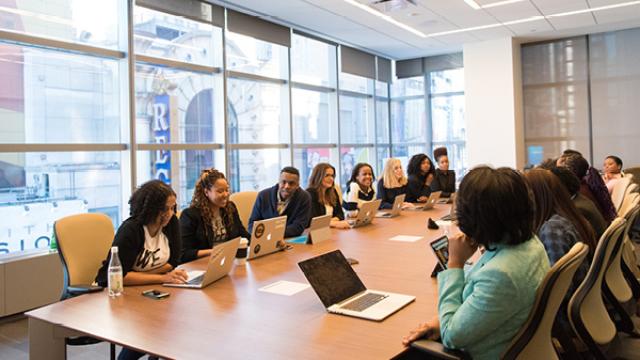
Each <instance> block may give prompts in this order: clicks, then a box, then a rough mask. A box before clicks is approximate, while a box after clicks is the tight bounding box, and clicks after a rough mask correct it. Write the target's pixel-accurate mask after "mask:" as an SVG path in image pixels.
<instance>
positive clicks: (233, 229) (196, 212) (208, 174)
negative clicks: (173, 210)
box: [180, 168, 250, 262]
mask: <svg viewBox="0 0 640 360" xmlns="http://www.w3.org/2000/svg"><path fill="white" fill-rule="evenodd" d="M180 232H181V234H182V262H187V261H192V260H195V259H197V258H199V257H203V256H208V255H210V254H211V249H212V248H213V245H215V244H219V243H223V242H225V241H228V240H231V239H234V238H236V237H238V236H241V237H244V238H247V239H249V238H250V235H249V233H248V232H247V229H245V227H244V225H242V221H240V216H239V214H238V209H237V208H236V205H235V204H234V203H233V202H232V201H229V183H227V179H226V178H225V177H224V174H223V173H222V172H220V171H218V170H216V169H213V168H211V169H208V170H204V171H203V172H202V174H201V175H200V178H199V179H198V181H197V182H196V188H195V190H194V191H193V198H192V199H191V205H190V206H189V207H188V208H186V209H184V210H183V211H182V214H181V215H180Z"/></svg>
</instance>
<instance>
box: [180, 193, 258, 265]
mask: <svg viewBox="0 0 640 360" xmlns="http://www.w3.org/2000/svg"><path fill="white" fill-rule="evenodd" d="M227 208H228V210H229V212H230V214H228V216H225V215H227V214H225V213H226V211H227V210H225V209H220V216H222V220H223V222H224V227H225V229H227V237H226V239H225V240H224V241H229V240H231V239H235V238H237V237H238V236H241V237H244V238H246V239H247V240H248V239H250V238H251V235H249V233H248V232H247V229H245V228H244V225H242V221H241V220H240V215H239V214H238V209H237V208H236V205H235V204H234V203H233V202H231V201H229V205H228V206H227ZM207 225H209V229H208V231H207V232H205V224H204V221H203V219H202V215H201V214H200V209H197V208H194V207H188V208H186V209H184V210H183V211H182V214H180V234H181V236H182V262H188V261H192V260H195V259H196V258H197V257H198V250H206V249H211V248H212V247H213V245H214V241H213V230H212V228H211V226H210V224H207ZM224 241H220V242H218V243H222V242H224Z"/></svg>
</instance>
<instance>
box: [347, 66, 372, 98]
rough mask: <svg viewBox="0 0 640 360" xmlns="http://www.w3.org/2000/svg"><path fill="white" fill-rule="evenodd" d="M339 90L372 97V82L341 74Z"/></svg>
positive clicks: (363, 78) (359, 77)
mask: <svg viewBox="0 0 640 360" xmlns="http://www.w3.org/2000/svg"><path fill="white" fill-rule="evenodd" d="M340 90H347V91H354V92H358V93H362V94H370V95H373V80H371V79H367V78H365V77H362V76H357V75H351V74H348V73H343V72H341V73H340Z"/></svg>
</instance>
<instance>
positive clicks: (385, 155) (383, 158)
mask: <svg viewBox="0 0 640 360" xmlns="http://www.w3.org/2000/svg"><path fill="white" fill-rule="evenodd" d="M377 151H378V163H377V164H376V165H374V171H373V174H374V175H375V177H376V179H378V177H379V176H380V175H381V174H382V169H384V163H385V162H387V159H389V157H390V155H389V148H388V147H386V146H385V147H378V149H377ZM371 165H373V164H371Z"/></svg>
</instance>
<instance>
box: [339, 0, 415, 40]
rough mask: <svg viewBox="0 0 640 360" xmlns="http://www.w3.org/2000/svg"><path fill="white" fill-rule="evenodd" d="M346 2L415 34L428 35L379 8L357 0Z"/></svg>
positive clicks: (347, 0)
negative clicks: (382, 11)
mask: <svg viewBox="0 0 640 360" xmlns="http://www.w3.org/2000/svg"><path fill="white" fill-rule="evenodd" d="M344 2H346V3H348V4H350V5H353V6H355V7H357V8H360V9H361V10H364V11H366V12H368V13H369V14H372V15H375V16H377V17H379V18H381V19H382V20H384V21H387V22H389V23H391V24H393V25H395V26H397V27H399V28H401V29H404V30H406V31H408V32H410V33H413V34H415V35H418V36H420V37H423V38H426V37H427V35H425V33H423V32H422V31H420V30H418V29H415V28H413V27H411V26H409V25H407V24H403V23H401V22H400V21H398V20H396V19H394V18H392V17H391V16H389V15H385V14H383V13H381V12H380V11H378V10H376V9H374V8H372V7H370V6H368V5H365V4H361V3H359V2H357V1H356V0H344Z"/></svg>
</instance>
